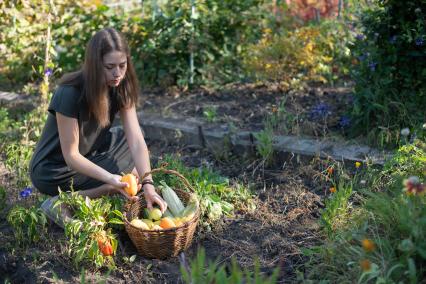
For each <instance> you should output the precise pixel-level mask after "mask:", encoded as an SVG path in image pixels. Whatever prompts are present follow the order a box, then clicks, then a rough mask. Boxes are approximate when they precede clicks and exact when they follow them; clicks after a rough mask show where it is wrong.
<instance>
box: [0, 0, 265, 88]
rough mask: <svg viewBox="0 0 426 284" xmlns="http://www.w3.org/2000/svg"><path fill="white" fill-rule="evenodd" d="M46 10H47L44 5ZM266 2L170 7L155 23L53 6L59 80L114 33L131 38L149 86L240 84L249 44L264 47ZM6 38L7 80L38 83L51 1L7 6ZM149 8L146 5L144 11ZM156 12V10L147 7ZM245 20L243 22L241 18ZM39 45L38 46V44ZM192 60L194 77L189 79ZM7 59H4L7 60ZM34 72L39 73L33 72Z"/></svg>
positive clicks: (78, 4) (83, 7)
mask: <svg viewBox="0 0 426 284" xmlns="http://www.w3.org/2000/svg"><path fill="white" fill-rule="evenodd" d="M38 2H43V5H38V4H39V3H38ZM262 2H263V1H261V0H250V1H226V2H223V1H194V5H195V13H194V14H192V13H191V11H192V7H191V2H190V1H182V0H173V1H167V3H163V4H161V5H159V6H158V7H157V9H156V10H157V11H156V15H155V17H154V16H153V14H152V13H153V11H152V10H153V9H151V15H147V14H144V15H143V17H141V16H140V14H130V15H127V14H122V15H119V14H117V13H116V12H115V11H114V10H111V9H109V8H108V7H106V6H103V5H100V4H94V1H89V0H79V1H58V0H53V1H52V3H53V4H54V5H53V6H54V11H55V12H57V13H54V16H53V18H52V23H53V25H52V40H53V48H52V49H51V52H52V53H54V56H55V58H54V62H55V63H56V65H57V66H59V67H60V69H59V70H57V71H59V72H56V74H60V73H63V72H68V71H72V70H76V69H78V68H79V67H80V66H81V64H82V61H83V57H84V49H85V47H86V43H87V41H88V40H89V39H90V37H91V36H92V35H93V34H94V32H95V31H97V30H99V29H101V28H104V27H115V28H116V29H118V30H120V31H122V32H123V33H124V34H125V36H126V37H127V39H128V41H129V44H130V47H131V49H132V55H133V59H134V63H135V68H136V71H137V74H138V75H139V77H140V79H141V81H142V83H143V84H144V85H147V84H148V85H162V86H167V85H171V84H178V85H180V86H187V85H189V84H190V77H191V76H194V83H195V84H201V83H207V84H213V83H215V82H229V81H231V80H233V79H235V78H239V77H238V76H240V75H239V74H242V72H240V71H241V64H240V62H241V56H242V54H243V53H244V52H245V50H246V48H247V43H251V42H254V41H255V40H257V36H256V35H257V34H258V32H257V31H259V30H260V28H261V26H259V25H258V23H259V20H261V19H262V18H263V14H262V13H263V12H262V11H261V10H260V9H258V8H259V5H260V4H261V3H262ZM1 5H2V6H1V8H2V10H1V14H0V16H1V20H0V28H1V29H2V31H4V35H3V33H2V35H3V37H4V38H0V39H2V40H1V42H4V43H5V44H4V46H2V49H4V50H5V51H7V52H5V53H4V58H3V57H2V58H1V59H4V62H5V65H4V70H3V72H1V73H2V74H4V78H3V79H4V80H6V81H9V82H11V83H12V84H13V83H16V82H26V81H29V80H34V79H35V78H37V74H36V73H37V72H39V71H40V70H37V66H38V65H40V63H42V62H43V56H42V55H43V54H44V46H43V42H44V41H43V37H44V35H45V31H46V29H47V25H46V21H45V19H46V16H47V13H48V10H49V9H48V5H46V4H45V1H38V0H21V1H19V4H15V3H14V2H12V1H6V2H4V3H2V4H1ZM144 5H146V4H144ZM148 6H149V5H148ZM242 15H244V16H242ZM34 43H38V44H34ZM191 51H192V52H193V57H192V60H193V62H194V73H193V74H191V71H190V63H189V61H190V57H191ZM2 54H3V53H2ZM33 66H34V68H33V70H34V71H35V72H28V70H31V69H32V67H33Z"/></svg>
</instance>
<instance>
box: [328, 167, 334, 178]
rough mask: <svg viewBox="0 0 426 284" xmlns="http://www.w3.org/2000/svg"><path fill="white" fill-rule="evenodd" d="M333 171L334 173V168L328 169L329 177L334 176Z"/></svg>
mask: <svg viewBox="0 0 426 284" xmlns="http://www.w3.org/2000/svg"><path fill="white" fill-rule="evenodd" d="M333 171H334V169H333V168H332V167H328V168H327V173H328V175H330V176H331V175H332V174H333Z"/></svg>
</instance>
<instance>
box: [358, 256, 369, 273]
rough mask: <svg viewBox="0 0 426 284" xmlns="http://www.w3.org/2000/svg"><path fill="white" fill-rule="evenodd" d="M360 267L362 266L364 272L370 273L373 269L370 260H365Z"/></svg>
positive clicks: (360, 263)
mask: <svg viewBox="0 0 426 284" xmlns="http://www.w3.org/2000/svg"><path fill="white" fill-rule="evenodd" d="M359 265H360V266H361V268H362V270H363V271H370V269H371V262H370V261H369V260H368V259H363V260H361V261H360V262H359Z"/></svg>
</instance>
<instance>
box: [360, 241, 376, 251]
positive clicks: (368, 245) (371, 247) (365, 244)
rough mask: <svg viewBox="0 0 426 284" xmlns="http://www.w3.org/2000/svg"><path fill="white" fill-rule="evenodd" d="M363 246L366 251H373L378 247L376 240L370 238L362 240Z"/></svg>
mask: <svg viewBox="0 0 426 284" xmlns="http://www.w3.org/2000/svg"><path fill="white" fill-rule="evenodd" d="M362 247H363V248H364V250H365V251H366V252H372V251H374V250H375V249H376V245H375V244H374V242H373V241H371V240H369V239H363V240H362Z"/></svg>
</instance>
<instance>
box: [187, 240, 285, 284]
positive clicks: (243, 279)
mask: <svg viewBox="0 0 426 284" xmlns="http://www.w3.org/2000/svg"><path fill="white" fill-rule="evenodd" d="M180 270H181V273H182V277H183V280H184V282H185V283H193V284H201V283H229V284H239V283H265V284H267V283H276V279H277V277H278V273H279V270H278V268H276V269H275V270H274V272H273V273H272V275H271V276H270V277H264V276H263V275H262V274H261V272H260V269H259V262H258V260H256V262H255V264H254V272H249V271H248V270H243V269H241V268H240V267H239V265H238V264H237V262H236V260H235V258H232V259H231V266H230V267H228V268H227V267H226V265H221V266H219V265H218V261H213V262H212V261H209V262H208V263H207V265H206V254H205V251H204V249H203V248H202V249H199V250H198V252H197V256H196V257H195V259H194V260H192V261H191V262H190V265H189V266H188V265H185V264H183V265H181V268H180ZM227 271H229V273H228V272H227Z"/></svg>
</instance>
